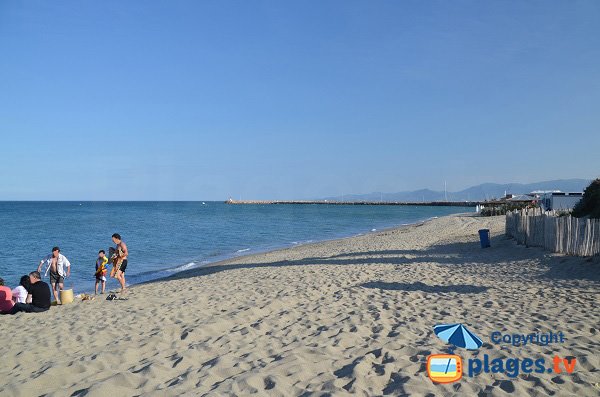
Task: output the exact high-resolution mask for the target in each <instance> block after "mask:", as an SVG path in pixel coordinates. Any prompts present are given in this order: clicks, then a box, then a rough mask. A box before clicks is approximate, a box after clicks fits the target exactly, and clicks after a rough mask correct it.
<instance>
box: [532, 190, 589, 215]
mask: <svg viewBox="0 0 600 397" xmlns="http://www.w3.org/2000/svg"><path fill="white" fill-rule="evenodd" d="M582 197H583V193H563V192H560V191H553V192H544V193H542V194H540V206H541V207H542V209H543V210H544V211H552V210H554V211H570V210H572V209H573V207H575V205H576V204H577V203H578V202H579V201H580V200H581V198H582Z"/></svg>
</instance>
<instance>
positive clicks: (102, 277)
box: [95, 250, 108, 295]
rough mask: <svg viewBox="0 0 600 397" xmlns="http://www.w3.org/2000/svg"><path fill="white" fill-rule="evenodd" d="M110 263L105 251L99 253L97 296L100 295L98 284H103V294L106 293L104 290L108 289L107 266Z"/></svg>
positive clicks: (97, 262) (97, 261)
mask: <svg viewBox="0 0 600 397" xmlns="http://www.w3.org/2000/svg"><path fill="white" fill-rule="evenodd" d="M107 263H108V258H107V257H106V253H105V252H104V250H100V251H98V259H97V260H96V274H95V275H96V286H95V290H96V295H97V294H98V283H102V292H101V293H102V294H103V293H104V289H105V288H106V273H107V269H106V264H107Z"/></svg>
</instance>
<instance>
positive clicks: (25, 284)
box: [12, 276, 31, 303]
mask: <svg viewBox="0 0 600 397" xmlns="http://www.w3.org/2000/svg"><path fill="white" fill-rule="evenodd" d="M30 285H31V283H30V282H29V276H23V277H21V280H20V282H19V286H18V287H16V288H15V289H13V290H12V295H13V301H15V303H27V295H29V293H28V292H27V290H28V289H29V286H30Z"/></svg>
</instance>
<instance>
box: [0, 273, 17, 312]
mask: <svg viewBox="0 0 600 397" xmlns="http://www.w3.org/2000/svg"><path fill="white" fill-rule="evenodd" d="M14 306H15V302H13V300H12V291H11V289H10V288H8V287H7V286H5V285H4V280H3V279H1V278H0V314H8V313H10V311H11V310H12V308H13V307H14Z"/></svg>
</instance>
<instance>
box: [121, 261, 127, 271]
mask: <svg viewBox="0 0 600 397" xmlns="http://www.w3.org/2000/svg"><path fill="white" fill-rule="evenodd" d="M125 269H127V259H123V263H121V267H120V268H119V270H120V271H122V272H123V273H125Z"/></svg>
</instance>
